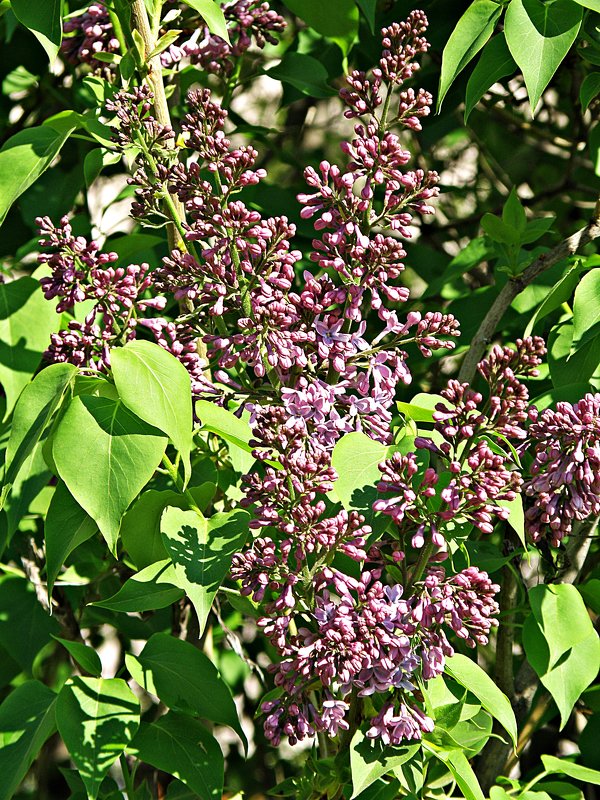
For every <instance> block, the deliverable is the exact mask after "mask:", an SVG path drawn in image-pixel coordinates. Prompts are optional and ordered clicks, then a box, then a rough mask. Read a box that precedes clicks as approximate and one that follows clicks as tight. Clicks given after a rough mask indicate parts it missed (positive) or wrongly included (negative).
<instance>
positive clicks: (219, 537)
mask: <svg viewBox="0 0 600 800" xmlns="http://www.w3.org/2000/svg"><path fill="white" fill-rule="evenodd" d="M249 520H250V515H249V514H248V513H247V512H245V511H240V510H236V511H231V512H229V513H227V514H215V515H214V516H213V517H211V518H210V519H206V518H205V517H200V515H199V514H197V513H196V512H195V511H184V510H182V509H180V508H167V509H165V511H164V513H163V515H162V519H161V531H162V534H163V541H164V543H165V547H166V548H167V551H168V553H169V555H170V556H171V559H172V561H173V567H174V572H175V585H176V586H178V587H179V588H180V589H183V590H184V591H185V593H186V595H187V596H188V597H189V599H190V601H191V603H192V605H193V606H194V608H195V609H196V614H197V615H198V622H199V625H200V635H202V632H203V631H204V626H205V625H206V619H207V617H208V614H209V612H210V607H211V605H212V602H213V599H214V596H215V594H216V593H217V590H218V588H219V586H220V585H221V583H222V581H223V578H224V577H225V575H226V574H227V572H228V570H229V568H230V567H231V559H232V557H233V554H234V553H236V552H237V551H238V550H240V549H241V547H242V546H243V544H244V542H245V541H246V537H247V536H248V530H249V529H248V522H249Z"/></svg>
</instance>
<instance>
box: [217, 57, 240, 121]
mask: <svg viewBox="0 0 600 800" xmlns="http://www.w3.org/2000/svg"><path fill="white" fill-rule="evenodd" d="M241 71H242V58H241V56H240V58H238V59H237V61H236V62H235V66H234V68H233V72H232V73H231V75H230V76H229V80H228V81H227V86H226V88H225V93H224V95H223V99H222V100H221V107H222V108H225V109H228V108H229V105H230V103H231V100H232V98H233V93H234V92H235V90H236V88H237V85H238V78H239V77H240V72H241Z"/></svg>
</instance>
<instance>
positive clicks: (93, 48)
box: [60, 3, 121, 72]
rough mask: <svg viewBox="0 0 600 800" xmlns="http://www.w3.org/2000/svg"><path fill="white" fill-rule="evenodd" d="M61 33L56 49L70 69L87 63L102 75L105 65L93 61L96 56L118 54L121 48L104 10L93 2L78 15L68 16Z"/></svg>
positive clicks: (104, 63) (96, 59)
mask: <svg viewBox="0 0 600 800" xmlns="http://www.w3.org/2000/svg"><path fill="white" fill-rule="evenodd" d="M63 33H64V36H63V40H62V44H61V48H60V49H61V52H62V54H63V55H64V57H65V58H66V60H67V61H68V62H69V63H70V64H73V65H74V66H76V65H77V64H89V65H90V67H92V69H93V70H94V71H97V72H98V71H100V72H105V71H107V70H108V69H109V65H108V64H107V63H106V62H103V61H100V59H98V58H97V55H98V53H118V52H119V51H120V49H121V45H120V44H119V40H118V39H117V37H116V36H115V32H114V29H113V26H112V22H111V20H110V16H109V14H108V11H107V10H106V7H105V6H104V5H102V4H101V3H94V5H91V6H90V7H89V8H87V9H86V10H85V11H84V12H83V13H82V14H76V15H74V16H72V17H68V18H67V19H66V20H65V22H64V25H63Z"/></svg>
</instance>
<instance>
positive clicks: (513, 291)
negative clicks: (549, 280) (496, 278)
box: [458, 200, 600, 383]
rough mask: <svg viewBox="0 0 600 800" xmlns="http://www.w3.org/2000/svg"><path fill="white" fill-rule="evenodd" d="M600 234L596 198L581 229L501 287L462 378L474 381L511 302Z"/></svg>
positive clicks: (469, 355)
mask: <svg viewBox="0 0 600 800" xmlns="http://www.w3.org/2000/svg"><path fill="white" fill-rule="evenodd" d="M599 236H600V200H598V201H597V202H596V207H595V209H594V215H593V217H592V219H591V220H590V221H589V223H588V224H587V225H586V226H585V228H582V229H581V230H579V231H577V233H574V234H573V235H572V236H569V237H568V238H567V239H565V240H564V241H562V242H561V243H560V244H559V245H557V246H556V247H555V248H554V249H553V250H550V252H549V253H542V255H541V256H539V258H536V260H535V261H534V262H533V263H531V264H530V265H529V266H528V267H527V269H526V270H524V272H522V273H521V275H517V276H516V277H515V278H511V279H510V280H509V281H508V282H507V283H506V285H505V286H504V287H503V288H502V289H501V291H500V294H499V295H498V297H497V298H496V299H495V300H494V303H493V305H492V307H491V308H490V310H489V311H488V313H487V314H486V315H485V318H484V319H483V321H482V323H481V325H480V326H479V330H478V331H477V333H476V334H475V336H474V337H473V341H472V342H471V347H470V348H469V350H468V351H467V354H466V356H465V359H464V361H463V363H462V366H461V368H460V372H459V375H458V379H459V381H461V382H463V383H470V382H471V381H472V380H473V378H474V377H475V373H476V371H477V364H478V363H479V361H480V360H481V357H482V356H483V354H484V352H485V349H486V347H487V346H488V344H490V342H491V341H492V337H493V335H494V333H495V332H496V328H497V327H498V325H499V324H500V322H501V320H502V318H503V317H504V315H505V314H506V311H507V310H508V308H509V306H510V304H511V303H512V302H513V300H514V299H515V297H517V296H518V295H519V294H520V293H521V292H522V291H523V290H524V289H525V288H526V287H527V286H529V284H530V283H532V282H533V281H534V280H535V279H536V278H537V277H538V276H539V275H541V274H542V273H543V272H545V271H546V270H548V269H550V267H553V266H554V265H555V264H558V262H559V261H562V260H563V259H564V258H568V257H569V256H572V255H575V253H577V251H578V250H580V249H581V248H582V247H584V246H585V245H586V244H588V243H589V242H591V241H593V240H594V239H597V238H598V237H599Z"/></svg>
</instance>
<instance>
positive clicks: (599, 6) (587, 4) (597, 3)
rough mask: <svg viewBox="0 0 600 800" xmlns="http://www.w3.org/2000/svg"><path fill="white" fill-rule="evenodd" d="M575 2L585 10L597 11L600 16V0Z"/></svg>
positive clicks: (577, 0) (578, 0) (579, 0)
mask: <svg viewBox="0 0 600 800" xmlns="http://www.w3.org/2000/svg"><path fill="white" fill-rule="evenodd" d="M575 2H576V3H579V5H580V6H583V7H584V8H590V9H591V10H592V11H596V12H598V13H599V14H600V0H575Z"/></svg>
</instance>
